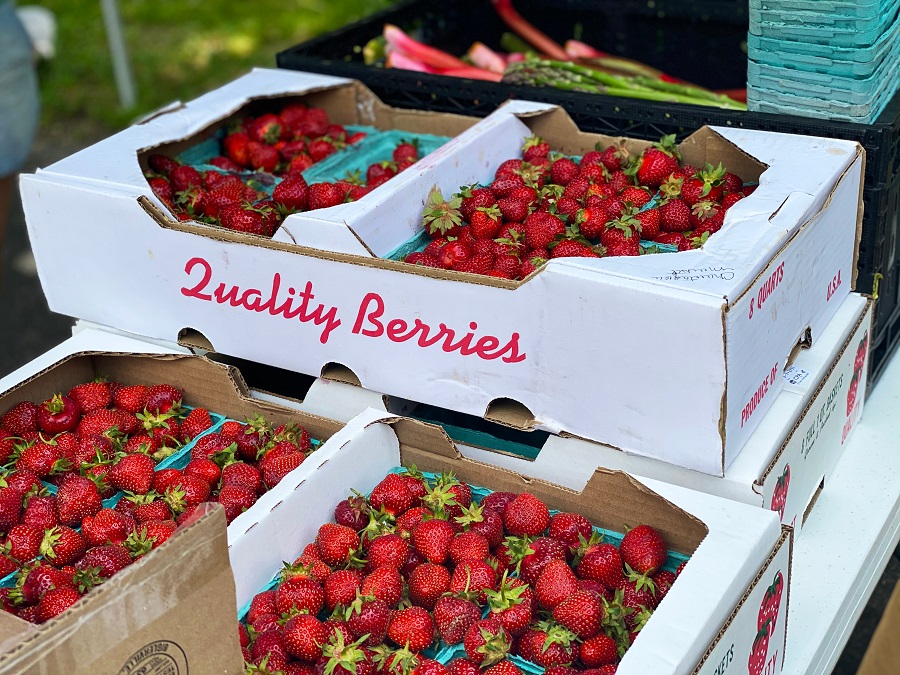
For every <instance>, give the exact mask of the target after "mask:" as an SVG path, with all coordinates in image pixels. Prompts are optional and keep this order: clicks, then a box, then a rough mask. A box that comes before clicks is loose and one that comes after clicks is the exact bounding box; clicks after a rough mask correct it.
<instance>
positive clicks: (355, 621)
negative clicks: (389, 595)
mask: <svg viewBox="0 0 900 675" xmlns="http://www.w3.org/2000/svg"><path fill="white" fill-rule="evenodd" d="M423 611H424V610H423ZM391 616H392V613H391V610H390V608H389V607H388V606H387V604H385V602H384V600H378V599H372V600H363V599H362V598H357V599H356V600H355V601H354V602H353V603H352V604H351V605H350V607H349V608H348V609H347V625H348V626H349V627H350V630H351V631H353V635H354V637H356V638H357V639H361V638H363V637H364V636H368V637H366V638H365V640H364V641H363V644H365V645H366V646H368V647H374V646H375V645H377V644H380V643H381V642H383V641H384V638H385V637H386V636H387V631H388V624H389V623H390V621H391Z"/></svg>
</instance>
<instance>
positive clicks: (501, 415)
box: [484, 398, 537, 431]
mask: <svg viewBox="0 0 900 675" xmlns="http://www.w3.org/2000/svg"><path fill="white" fill-rule="evenodd" d="M484 419H486V420H489V421H491V422H497V423H498V424H503V425H504V426H507V427H512V428H513V429H521V430H523V431H532V430H533V429H534V428H535V426H536V425H537V421H536V420H535V419H534V413H532V412H531V411H530V410H529V409H528V408H527V407H526V406H524V405H523V404H521V403H519V402H518V401H516V400H513V399H511V398H496V399H494V400H493V401H491V402H490V403H489V404H488V407H487V410H486V411H485V413H484Z"/></svg>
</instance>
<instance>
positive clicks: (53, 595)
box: [37, 586, 81, 623]
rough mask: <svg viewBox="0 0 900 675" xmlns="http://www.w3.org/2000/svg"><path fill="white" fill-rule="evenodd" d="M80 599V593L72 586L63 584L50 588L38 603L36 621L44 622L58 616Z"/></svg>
mask: <svg viewBox="0 0 900 675" xmlns="http://www.w3.org/2000/svg"><path fill="white" fill-rule="evenodd" d="M80 599H81V594H80V593H79V592H78V591H77V590H75V589H74V588H69V587H68V586H63V587H61V588H51V589H50V590H49V591H47V592H46V593H45V594H44V595H43V597H41V599H40V602H39V603H38V607H37V613H38V621H39V622H40V623H44V622H45V621H49V620H50V619H52V618H54V617H57V616H59V615H60V614H62V613H63V612H65V611H66V610H67V609H69V607H71V606H72V605H74V604H75V603H76V602H78V601H79V600H80Z"/></svg>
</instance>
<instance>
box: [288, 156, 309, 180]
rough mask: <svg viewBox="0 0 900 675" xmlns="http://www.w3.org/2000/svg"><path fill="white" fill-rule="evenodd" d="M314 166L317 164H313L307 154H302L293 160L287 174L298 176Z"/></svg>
mask: <svg viewBox="0 0 900 675" xmlns="http://www.w3.org/2000/svg"><path fill="white" fill-rule="evenodd" d="M313 164H315V162H313V159H312V157H310V156H309V154H308V153H306V152H301V153H300V154H299V155H297V156H296V157H294V158H293V159H292V160H291V163H290V164H289V165H288V169H287V172H288V173H289V174H292V175H298V174H300V173H301V172H303V171H306V170H307V169H308V168H309V167H311V166H312V165H313Z"/></svg>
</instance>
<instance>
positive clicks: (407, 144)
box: [391, 140, 419, 164]
mask: <svg viewBox="0 0 900 675" xmlns="http://www.w3.org/2000/svg"><path fill="white" fill-rule="evenodd" d="M391 158H392V159H393V160H394V162H396V163H397V164H400V163H402V162H409V161H413V162H415V161H417V160H418V159H419V148H418V142H417V141H416V140H413V141H400V143H399V144H398V145H397V147H395V148H394V151H393V152H392V153H391Z"/></svg>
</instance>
